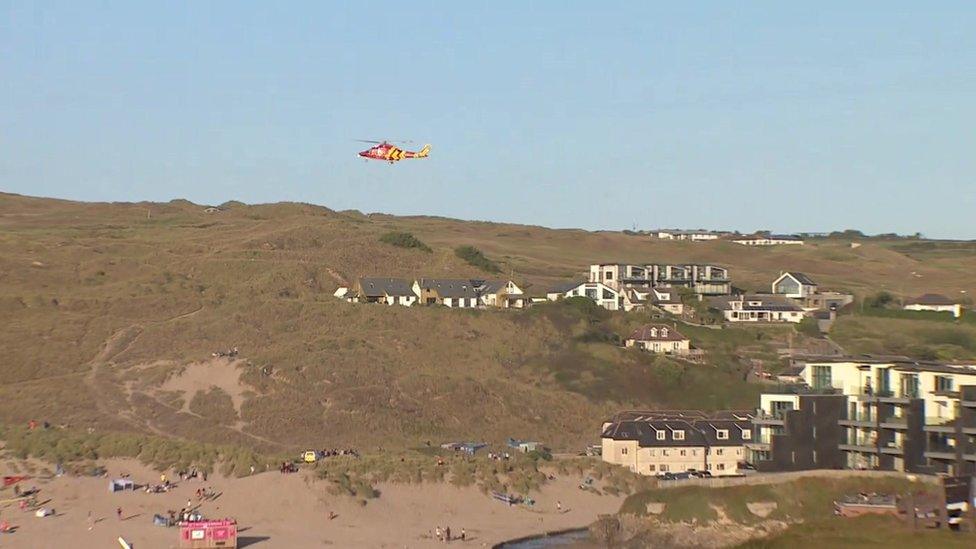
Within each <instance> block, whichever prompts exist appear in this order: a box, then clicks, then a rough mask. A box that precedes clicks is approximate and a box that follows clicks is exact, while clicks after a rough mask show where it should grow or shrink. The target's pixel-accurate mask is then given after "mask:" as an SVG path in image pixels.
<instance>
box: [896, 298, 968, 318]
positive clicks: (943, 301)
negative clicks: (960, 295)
mask: <svg viewBox="0 0 976 549" xmlns="http://www.w3.org/2000/svg"><path fill="white" fill-rule="evenodd" d="M904 309H905V310H906V311H937V312H947V313H952V316H954V317H956V318H959V317H960V316H962V304H961V303H959V302H958V301H953V300H951V299H949V298H948V297H946V296H944V295H942V294H923V295H920V296H918V297H916V298H914V299H909V300H908V301H906V302H905V307H904Z"/></svg>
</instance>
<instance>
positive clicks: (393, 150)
mask: <svg viewBox="0 0 976 549" xmlns="http://www.w3.org/2000/svg"><path fill="white" fill-rule="evenodd" d="M359 141H362V142H363V143H376V145H375V146H373V147H370V148H368V149H366V150H365V151H362V152H360V153H359V156H361V157H363V158H365V159H366V160H383V161H385V162H389V163H390V164H392V163H394V162H399V161H401V160H403V159H404V158H427V156H428V155H430V145H424V147H423V148H422V149H420V150H419V151H416V152H414V151H406V150H403V149H401V148H399V147H396V146H394V145H391V144H390V143H387V142H386V141H366V140H364V139H360V140H359Z"/></svg>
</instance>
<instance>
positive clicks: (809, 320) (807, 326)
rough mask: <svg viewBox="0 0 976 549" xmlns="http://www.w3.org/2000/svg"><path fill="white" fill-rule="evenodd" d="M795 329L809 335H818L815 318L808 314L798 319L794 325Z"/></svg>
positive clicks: (818, 330)
mask: <svg viewBox="0 0 976 549" xmlns="http://www.w3.org/2000/svg"><path fill="white" fill-rule="evenodd" d="M796 329H797V331H798V332H800V333H801V334H803V335H806V336H810V337H820V326H819V325H818V322H817V319H815V318H813V317H811V316H808V317H806V318H804V319H803V320H801V321H800V323H799V324H798V325H797V327H796Z"/></svg>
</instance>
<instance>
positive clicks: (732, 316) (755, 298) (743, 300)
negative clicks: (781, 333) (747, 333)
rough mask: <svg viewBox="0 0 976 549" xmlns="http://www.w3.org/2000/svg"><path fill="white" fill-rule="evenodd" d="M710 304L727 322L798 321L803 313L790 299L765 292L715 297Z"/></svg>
mask: <svg viewBox="0 0 976 549" xmlns="http://www.w3.org/2000/svg"><path fill="white" fill-rule="evenodd" d="M711 306H712V308H714V309H717V310H718V311H720V312H721V313H722V316H723V317H724V318H725V320H726V321H728V322H800V321H801V320H803V317H804V315H805V313H804V312H803V309H802V308H800V306H799V305H797V304H796V303H794V302H793V301H792V300H790V299H788V298H784V297H782V296H774V295H766V294H750V295H733V296H728V297H716V298H713V299H712V301H711Z"/></svg>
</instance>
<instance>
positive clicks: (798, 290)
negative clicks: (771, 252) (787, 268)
mask: <svg viewBox="0 0 976 549" xmlns="http://www.w3.org/2000/svg"><path fill="white" fill-rule="evenodd" d="M773 293H774V294H777V295H782V296H786V297H792V298H793V299H804V298H807V297H809V296H812V295H814V294H816V293H817V283H816V282H814V281H813V279H811V278H810V277H809V276H807V275H805V274H803V273H798V272H796V271H792V272H785V273H783V274H781V275H779V278H777V279H776V280H774V281H773Z"/></svg>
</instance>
